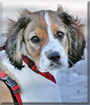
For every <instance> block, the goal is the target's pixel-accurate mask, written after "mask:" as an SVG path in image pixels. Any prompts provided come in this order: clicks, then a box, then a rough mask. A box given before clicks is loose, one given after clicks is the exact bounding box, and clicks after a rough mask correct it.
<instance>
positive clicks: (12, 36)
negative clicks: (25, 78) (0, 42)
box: [5, 16, 30, 69]
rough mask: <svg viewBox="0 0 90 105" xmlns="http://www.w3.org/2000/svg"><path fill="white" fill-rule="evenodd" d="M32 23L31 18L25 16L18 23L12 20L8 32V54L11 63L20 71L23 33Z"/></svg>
mask: <svg viewBox="0 0 90 105" xmlns="http://www.w3.org/2000/svg"><path fill="white" fill-rule="evenodd" d="M29 22H30V19H29V17H27V16H24V17H22V18H19V19H18V21H17V22H14V21H12V20H11V23H10V24H11V26H10V28H9V32H8V39H7V41H6V48H5V50H6V53H7V55H8V58H9V60H10V62H11V63H12V64H13V65H14V66H15V67H17V68H18V69H21V68H22V55H21V47H22V38H23V32H24V30H25V28H26V26H27V25H28V23H29Z"/></svg>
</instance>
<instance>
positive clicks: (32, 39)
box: [31, 36, 40, 43]
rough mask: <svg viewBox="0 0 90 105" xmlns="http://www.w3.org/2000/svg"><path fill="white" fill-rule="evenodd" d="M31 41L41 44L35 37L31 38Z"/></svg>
mask: <svg viewBox="0 0 90 105" xmlns="http://www.w3.org/2000/svg"><path fill="white" fill-rule="evenodd" d="M31 41H32V42H33V43H39V42H40V39H39V38H38V37H37V36H34V37H32V38H31Z"/></svg>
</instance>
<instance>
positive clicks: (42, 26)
mask: <svg viewBox="0 0 90 105" xmlns="http://www.w3.org/2000/svg"><path fill="white" fill-rule="evenodd" d="M9 26H10V28H9V31H8V39H7V42H6V53H7V54H8V57H9V59H10V61H11V63H12V64H13V65H14V66H15V67H17V68H19V69H21V68H22V54H24V55H26V56H28V57H30V58H31V59H32V60H33V61H34V62H35V63H36V65H37V67H38V68H39V69H40V70H41V71H48V70H53V69H55V68H61V67H63V66H66V65H68V64H69V66H70V67H71V66H73V65H74V64H75V63H76V62H77V61H79V60H81V59H82V56H83V53H84V48H85V39H84V35H83V32H82V31H83V25H82V24H81V23H80V21H79V20H78V19H77V18H76V19H74V18H73V17H72V16H70V15H69V14H68V13H66V12H64V11H63V9H62V7H59V8H58V9H57V11H49V10H48V11H38V12H33V13H31V12H29V11H28V10H24V11H23V12H22V13H21V15H20V17H19V18H18V20H17V21H13V20H10V23H9ZM22 49H23V50H22Z"/></svg>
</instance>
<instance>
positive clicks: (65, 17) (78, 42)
mask: <svg viewBox="0 0 90 105" xmlns="http://www.w3.org/2000/svg"><path fill="white" fill-rule="evenodd" d="M59 17H60V18H61V20H62V22H63V23H64V25H65V27H66V28H67V31H68V33H67V38H68V62H69V67H72V66H73V65H74V64H75V63H76V62H78V61H79V60H81V59H83V54H84V48H85V44H86V42H85V37H84V34H83V28H84V25H83V24H81V23H80V20H79V19H78V18H76V19H74V18H73V17H72V16H70V15H69V14H67V13H66V12H61V13H60V14H59Z"/></svg>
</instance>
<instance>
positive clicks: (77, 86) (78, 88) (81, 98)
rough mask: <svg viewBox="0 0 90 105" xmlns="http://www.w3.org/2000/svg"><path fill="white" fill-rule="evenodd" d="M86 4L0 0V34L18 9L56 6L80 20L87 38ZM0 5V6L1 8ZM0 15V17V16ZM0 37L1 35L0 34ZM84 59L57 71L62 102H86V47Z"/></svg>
mask: <svg viewBox="0 0 90 105" xmlns="http://www.w3.org/2000/svg"><path fill="white" fill-rule="evenodd" d="M87 3H88V0H14V1H13V0H1V5H2V9H1V10H0V12H1V15H2V17H1V18H2V19H1V18H0V23H1V22H2V27H0V29H2V33H5V32H6V29H7V19H8V18H11V19H14V20H16V19H17V16H18V15H19V13H18V12H17V11H20V9H23V8H27V9H28V10H30V11H32V12H33V11H38V10H47V9H49V10H57V5H58V4H60V5H62V6H63V7H64V8H65V9H66V10H68V12H69V14H72V15H74V16H78V17H79V18H81V22H82V23H83V24H84V25H85V29H84V34H85V36H86V37H87ZM1 5H0V6H1ZM1 15H0V16H1ZM0 32H1V31H0ZM0 35H2V34H1V33H0ZM4 41H5V37H4V36H0V43H1V44H2V43H4ZM84 57H85V59H84V60H82V61H80V62H78V63H77V64H76V65H75V66H74V67H72V68H70V69H68V70H66V69H65V70H59V71H58V73H57V75H56V78H57V84H58V85H59V87H60V94H61V98H62V102H87V99H88V98H87V97H88V91H87V90H88V89H87V46H86V49H85V54H84Z"/></svg>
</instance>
